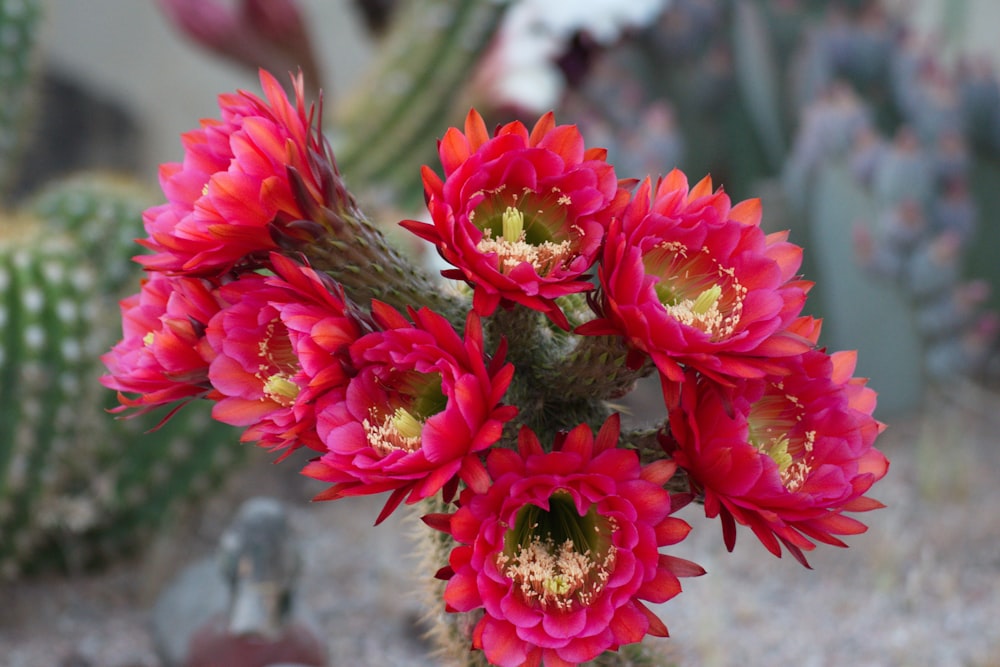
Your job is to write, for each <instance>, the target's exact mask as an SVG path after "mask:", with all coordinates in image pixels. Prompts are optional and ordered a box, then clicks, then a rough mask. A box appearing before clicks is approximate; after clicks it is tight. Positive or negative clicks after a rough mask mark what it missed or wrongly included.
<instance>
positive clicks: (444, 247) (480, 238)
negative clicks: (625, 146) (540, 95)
mask: <svg viewBox="0 0 1000 667" xmlns="http://www.w3.org/2000/svg"><path fill="white" fill-rule="evenodd" d="M438 151H439V154H440V157H441V164H442V166H443V167H444V180H442V179H441V178H440V177H439V176H438V175H437V174H436V173H434V172H433V171H432V170H431V169H430V168H429V167H424V171H423V178H424V191H425V196H426V199H427V207H428V209H429V211H430V214H431V218H432V220H433V224H426V223H421V222H417V221H414V220H407V221H404V222H403V223H401V224H402V225H403V226H404V227H406V228H407V229H409V230H410V231H412V232H413V233H414V234H416V235H417V236H420V237H421V238H423V239H426V240H427V241H430V242H431V243H434V244H435V245H436V246H437V249H438V252H439V253H440V254H441V256H442V257H443V258H444V259H445V260H446V261H447V262H449V263H450V264H452V265H453V266H455V267H456V268H455V269H451V270H448V271H445V272H443V273H444V275H446V276H447V277H450V278H456V279H458V280H466V281H468V282H469V283H470V284H471V285H472V287H473V289H474V307H475V310H476V312H477V313H479V314H480V315H482V316H487V315H490V314H492V313H493V311H494V310H495V309H496V307H497V306H498V305H499V304H500V303H501V302H504V303H505V304H507V305H509V304H511V303H519V304H522V305H524V306H527V307H529V308H533V309H535V310H539V311H542V312H544V313H546V314H547V315H548V316H549V317H550V318H551V319H552V320H553V321H554V322H555V323H557V324H559V325H560V326H562V327H564V328H568V326H569V325H568V322H567V320H566V317H565V315H564V314H563V313H562V311H561V310H560V309H559V307H558V306H557V305H556V304H555V301H554V300H555V299H556V298H558V297H560V296H564V295H566V294H573V293H577V292H582V291H586V290H589V289H591V288H592V285H591V284H590V283H589V282H588V281H587V280H586V277H587V276H586V275H585V273H586V272H587V271H588V270H589V269H590V268H591V266H592V265H593V264H594V261H595V260H596V258H597V255H598V251H599V249H600V246H601V242H602V241H603V239H604V234H605V231H606V229H607V226H608V224H609V223H610V220H611V217H612V216H613V215H614V213H615V211H617V210H618V209H619V208H620V207H621V206H622V205H623V204H624V201H625V200H626V199H627V196H628V195H627V193H626V192H625V191H624V190H621V189H620V188H619V187H618V179H617V178H616V177H615V172H614V169H613V168H612V166H611V165H610V164H608V163H607V162H606V161H605V157H606V153H607V151H605V150H604V149H599V148H590V149H586V148H585V147H584V143H583V137H582V136H581V135H580V132H579V131H578V130H577V128H576V126H573V125H558V126H557V125H556V124H555V118H554V116H553V115H552V113H548V114H545V115H544V116H542V117H541V118H540V119H539V121H538V123H536V124H535V126H534V128H533V129H532V130H531V132H530V133H529V132H528V129H527V128H526V127H525V126H524V125H523V124H521V123H520V122H512V123H509V124H507V125H504V126H503V127H501V128H499V129H497V131H496V133H495V134H494V136H493V137H490V136H489V134H487V131H486V125H485V123H484V122H483V119H482V117H481V116H480V115H479V114H478V113H477V112H476V111H475V110H474V109H473V110H472V111H470V112H469V114H468V116H467V117H466V120H465V132H464V134H463V132H462V131H461V130H459V129H458V128H454V127H453V128H450V129H449V130H448V131H447V132H446V133H445V135H444V138H443V139H442V140H441V142H440V144H439V148H438Z"/></svg>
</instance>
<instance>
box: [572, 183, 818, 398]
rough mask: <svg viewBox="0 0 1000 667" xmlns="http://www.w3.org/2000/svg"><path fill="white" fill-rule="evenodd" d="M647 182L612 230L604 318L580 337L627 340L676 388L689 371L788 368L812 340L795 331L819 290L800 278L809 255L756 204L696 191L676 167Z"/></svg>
mask: <svg viewBox="0 0 1000 667" xmlns="http://www.w3.org/2000/svg"><path fill="white" fill-rule="evenodd" d="M651 191H652V186H651V184H650V181H649V179H646V181H644V182H643V183H642V185H641V186H640V187H639V189H638V191H637V192H636V194H635V197H634V198H633V199H632V201H631V203H630V204H629V206H628V209H627V210H626V212H625V213H624V216H623V218H622V219H621V221H620V222H619V221H617V220H616V221H615V223H614V224H612V226H611V229H610V230H609V233H608V238H607V242H606V245H605V251H604V256H603V262H602V266H601V269H600V283H601V288H602V292H603V296H602V300H601V303H600V305H599V308H600V309H601V311H602V313H601V317H599V318H598V319H596V320H593V321H591V322H588V323H586V324H584V325H582V326H581V327H579V328H578V329H577V332H578V333H581V334H591V335H596V334H611V335H623V336H625V337H626V338H627V340H628V342H629V344H630V345H631V346H633V347H634V348H635V349H637V350H639V351H641V352H645V353H647V354H649V356H650V357H651V358H652V360H653V362H654V363H655V364H656V366H657V368H658V369H659V371H660V373H661V374H662V375H663V376H664V377H665V378H666V379H668V380H670V381H672V382H679V381H680V380H681V379H682V378H683V370H682V364H684V365H689V366H692V367H694V368H697V369H698V370H700V371H702V372H703V373H707V374H709V375H711V376H712V377H714V378H716V379H717V380H719V381H723V382H725V381H726V380H725V378H726V377H760V376H762V375H764V374H765V373H766V372H779V371H780V370H781V368H782V367H781V364H780V361H777V360H776V358H780V357H783V356H787V355H792V354H799V353H802V352H804V351H805V350H806V349H808V348H809V347H811V342H810V341H808V340H806V339H803V338H802V337H801V336H799V335H796V334H794V333H791V331H790V330H789V326H790V325H791V324H792V322H793V321H794V319H795V318H796V317H797V316H798V314H799V312H800V311H801V309H802V306H803V304H804V303H805V298H806V292H807V291H808V289H809V287H811V283H808V282H805V281H801V280H796V279H794V277H795V273H796V271H797V270H798V268H799V264H800V263H801V259H802V251H801V248H799V247H798V246H795V245H793V244H791V243H788V242H787V241H786V238H787V233H775V234H765V233H764V232H763V231H762V230H761V228H760V226H759V224H760V218H761V208H760V203H759V201H758V200H748V201H744V202H741V203H740V204H738V205H736V206H731V205H730V200H729V197H728V196H726V195H725V193H724V192H722V190H717V191H715V192H714V193H713V192H712V182H711V179H709V178H707V177H706V178H705V179H704V180H702V181H701V182H700V183H698V185H696V186H695V187H694V188H693V189H691V190H690V191H689V190H688V185H687V178H686V177H685V176H684V174H682V173H681V172H680V171H677V170H674V171H672V172H671V173H670V174H668V175H667V176H666V177H665V178H663V179H662V180H660V181H659V183H658V184H657V187H656V191H655V193H653V194H652V197H651Z"/></svg>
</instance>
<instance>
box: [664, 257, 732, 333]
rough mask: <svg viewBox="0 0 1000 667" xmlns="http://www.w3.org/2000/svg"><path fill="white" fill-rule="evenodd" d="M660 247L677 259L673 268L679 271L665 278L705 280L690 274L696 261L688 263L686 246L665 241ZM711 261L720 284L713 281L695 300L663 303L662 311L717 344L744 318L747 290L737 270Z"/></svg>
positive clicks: (683, 280)
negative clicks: (705, 335) (737, 274)
mask: <svg viewBox="0 0 1000 667" xmlns="http://www.w3.org/2000/svg"><path fill="white" fill-rule="evenodd" d="M657 248H658V249H661V250H663V251H666V252H667V253H670V254H672V255H674V257H675V260H674V262H672V264H673V266H671V268H672V269H674V268H676V269H677V271H678V273H677V274H675V275H674V276H665V277H666V278H668V279H669V278H670V277H674V278H675V279H678V280H680V281H681V282H682V283H683V282H686V281H690V280H697V279H703V278H704V276H701V275H696V276H692V275H690V271H691V266H692V264H693V262H688V261H685V260H687V259H688V248H687V246H685V245H683V244H681V243H677V242H663V243H660V244H658V245H657ZM701 252H703V253H705V254H707V255H710V254H711V251H710V250H709V249H708V248H702V249H701ZM702 259H704V258H702ZM709 260H710V261H711V262H712V264H713V265H714V267H715V279H717V280H718V282H713V283H712V284H711V285H710V286H709V287H707V288H706V289H703V290H702V291H701V292H699V293H698V295H697V296H696V297H694V298H693V299H692V298H685V299H677V300H676V301H674V302H673V303H664V304H663V308H664V309H665V310H666V311H667V313H669V314H670V316H671V317H673V318H674V319H676V320H677V321H678V322H680V323H681V324H685V325H687V326H690V327H695V328H697V329H700V330H701V331H704V332H705V333H706V334H708V335H709V336H710V337H711V339H712V340H714V341H718V340H724V339H726V338H728V337H730V336H732V335H733V334H734V333H735V332H736V327H737V326H738V325H739V323H740V319H741V318H742V316H743V299H744V298H745V297H746V295H747V288H746V287H744V286H743V285H741V284H740V282H739V281H738V280H737V279H736V271H735V269H733V268H732V267H725V266H722V265H720V264H719V263H718V262H716V261H715V260H714V259H711V258H709Z"/></svg>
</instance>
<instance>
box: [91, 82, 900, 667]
mask: <svg viewBox="0 0 1000 667" xmlns="http://www.w3.org/2000/svg"><path fill="white" fill-rule="evenodd" d="M261 82H262V85H263V89H264V92H265V98H266V99H261V98H258V97H256V96H255V95H252V94H250V93H247V92H240V93H238V94H234V95H226V96H222V97H221V98H220V106H221V109H222V119H221V121H219V120H206V121H203V123H202V126H201V128H200V129H197V130H194V131H192V132H190V133H188V134H186V135H184V137H183V140H184V146H185V149H186V152H185V156H184V161H183V162H182V163H180V164H170V165H165V166H164V167H163V168H162V171H161V182H162V186H163V190H164V193H165V194H166V197H167V203H165V204H163V205H161V206H157V207H154V208H152V209H150V210H149V211H147V213H146V216H145V224H146V230H147V233H148V238H146V239H144V240H142V241H141V242H140V243H142V245H144V246H145V247H146V248H148V249H149V250H151V251H152V254H146V255H142V256H140V257H139V258H138V261H139V262H140V263H142V264H143V266H145V267H146V269H147V270H148V278H147V279H146V280H145V281H144V282H143V283H142V286H141V291H140V293H139V294H137V295H135V296H132V297H129V298H127V299H125V300H123V301H122V302H121V310H122V320H123V333H124V337H123V340H122V341H121V342H120V343H118V344H117V345H116V346H115V347H114V348H113V349H112V350H111V351H110V352H109V353H107V354H106V355H105V356H104V361H105V364H106V366H107V368H108V370H109V373H108V374H107V375H106V376H105V377H104V378H103V383H104V384H105V385H106V386H107V387H109V388H112V389H115V390H117V391H118V392H119V396H120V400H121V407H120V408H119V410H120V411H124V412H130V413H134V412H145V411H149V410H152V409H154V408H158V407H160V406H167V405H175V406H176V405H182V404H183V403H184V402H186V401H189V400H193V399H196V398H202V399H207V400H209V401H212V402H213V404H214V405H213V415H214V417H215V418H216V419H218V420H220V421H222V422H225V423H229V424H233V425H236V426H239V427H241V428H243V429H244V431H243V439H244V440H245V441H253V442H259V443H260V444H261V445H263V446H265V447H268V448H271V449H274V450H278V451H281V452H282V453H283V454H285V453H288V452H290V451H292V450H294V449H296V448H299V447H302V446H304V447H306V448H308V450H313V453H314V456H313V458H312V460H311V461H310V462H309V463H308V464H306V466H305V467H304V469H303V473H304V474H305V475H308V476H309V477H312V478H315V479H318V480H322V481H324V482H326V483H328V484H329V485H330V486H329V487H328V490H327V491H325V492H323V493H322V494H321V495H320V496H318V498H319V499H336V498H342V497H345V496H354V495H366V494H375V493H386V494H387V496H388V499H387V501H386V504H385V509H384V510H383V512H382V514H381V515H380V516H379V517H378V519H377V521H376V522H380V521H381V520H383V519H384V518H385V517H386V516H388V515H389V514H390V513H391V512H393V511H394V510H395V509H396V508H397V507H398V506H399V505H400V504H401V503H404V502H405V503H406V504H411V505H412V504H416V503H419V502H420V501H424V500H428V499H433V501H434V503H436V505H435V507H436V509H435V510H433V511H432V510H428V511H427V512H426V514H425V516H424V521H425V523H426V524H427V525H429V526H430V527H432V528H434V529H436V530H439V531H442V532H443V533H445V534H447V536H448V537H449V538H450V539H451V540H452V543H453V549H452V550H451V553H450V557H449V558H448V562H447V563H445V562H441V563H440V566H441V570H440V571H439V572H438V577H439V578H441V579H444V580H446V581H447V583H446V585H445V588H444V593H443V596H444V604H445V605H446V609H447V610H448V611H451V612H455V613H467V614H470V617H471V618H472V619H473V621H474V622H473V626H474V630H472V632H471V635H470V637H469V640H470V642H471V645H472V646H473V647H474V648H476V649H481V650H482V651H484V652H485V656H486V658H487V659H488V660H489V661H490V662H491V663H493V664H497V665H503V666H508V665H539V664H545V665H549V666H554V665H574V664H578V663H581V662H586V661H588V660H591V659H593V658H595V657H596V656H598V655H600V654H601V653H602V652H605V651H609V650H617V649H618V648H619V647H620V646H623V645H626V644H630V643H634V642H638V641H640V640H642V638H643V637H644V636H645V635H647V634H652V635H658V636H665V635H666V634H667V629H666V627H665V625H664V624H663V622H662V621H661V620H660V619H659V618H658V617H657V616H656V614H655V613H653V611H651V610H650V608H649V607H648V606H647V604H646V603H654V604H658V603H662V602H665V601H667V600H669V599H670V598H672V597H674V596H675V595H677V594H678V593H679V592H680V590H681V587H680V584H679V582H678V577H686V576H695V575H698V574H702V573H703V570H702V569H701V568H700V567H699V566H697V565H696V564H694V563H691V562H689V561H687V560H684V559H681V558H678V557H676V556H672V555H669V554H667V553H662V552H661V548H664V547H669V546H670V545H673V544H676V543H677V542H679V541H681V540H682V539H683V538H684V537H685V536H686V535H687V533H688V531H689V530H690V526H689V525H688V524H687V523H686V522H685V521H683V520H681V519H679V518H676V517H675V516H673V514H674V512H675V511H676V510H677V509H679V508H680V507H681V506H683V505H685V504H687V503H688V502H690V501H691V500H692V499H693V500H696V501H698V502H702V503H704V511H705V514H706V515H707V516H708V517H716V516H717V517H719V518H720V520H721V524H722V528H723V536H724V540H725V543H726V545H727V546H728V547H729V548H730V549H732V548H733V545H734V542H735V536H736V530H737V525H738V524H739V525H743V526H747V527H749V528H750V529H751V530H752V532H753V533H754V534H755V535H756V536H757V538H758V539H759V540H760V541H761V542H762V543H763V544H764V546H765V547H767V549H769V550H770V551H771V552H773V553H774V554H775V555H779V556H780V555H781V545H782V544H783V545H784V546H785V548H786V549H787V550H788V551H789V552H790V553H791V554H793V555H794V556H795V557H796V558H797V559H799V560H800V561H801V562H802V563H803V564H806V560H805V557H804V555H803V553H804V552H805V551H809V550H811V549H813V548H814V547H815V541H819V542H824V543H829V544H835V545H840V546H844V543H843V542H842V541H841V540H840V539H839V538H838V536H839V535H845V534H854V533H859V532H861V531H863V530H864V529H865V526H864V525H863V524H861V523H860V522H858V521H857V520H855V519H853V518H850V517H848V516H846V515H845V514H844V513H845V512H859V511H865V510H871V509H874V508H877V507H880V506H881V505H880V504H879V503H878V502H877V501H875V500H873V499H871V498H869V497H867V496H866V495H865V494H866V493H867V492H868V490H869V488H870V487H871V486H872V485H873V484H874V483H875V482H876V481H878V480H879V479H881V478H882V477H883V476H884V475H885V474H886V471H887V468H888V461H887V460H886V458H885V457H884V456H883V455H882V454H881V453H880V452H879V451H878V450H877V449H875V448H874V441H875V439H876V437H877V435H878V434H879V432H880V431H881V430H882V428H883V426H882V425H881V424H880V423H879V422H878V421H877V420H876V419H875V418H874V417H873V411H874V408H875V393H874V392H873V391H872V390H871V389H869V388H867V387H866V386H865V382H864V381H863V380H861V379H858V378H855V377H853V372H854V361H855V359H854V355H853V354H851V353H846V352H838V353H833V354H829V353H827V352H826V351H825V350H823V349H822V348H819V347H818V345H817V341H818V337H819V329H820V327H819V322H818V321H817V320H814V319H812V318H810V317H805V316H802V315H801V312H802V309H803V306H804V304H805V301H806V295H807V292H808V291H809V287H810V283H808V282H806V281H804V280H802V279H801V278H799V277H798V275H797V272H798V270H799V265H800V261H801V254H802V251H801V249H800V248H798V247H797V246H795V245H793V244H791V243H789V242H788V240H787V234H785V233H772V234H767V233H765V232H764V231H762V229H761V227H760V221H761V207H760V204H759V202H758V201H756V200H751V201H745V202H742V203H739V204H736V205H733V204H732V203H731V201H730V199H729V197H728V196H727V195H726V194H725V193H724V192H723V191H722V190H721V189H713V186H712V183H711V180H710V179H708V178H705V179H703V180H702V181H700V182H699V183H697V184H696V185H695V186H694V187H689V184H688V181H687V178H686V177H685V176H684V174H683V173H681V172H680V171H678V170H674V171H671V172H670V173H669V174H667V175H666V176H664V177H661V178H658V179H656V180H654V179H653V178H651V177H647V178H646V179H645V180H643V181H641V182H638V181H635V180H620V179H619V178H618V176H617V175H616V174H615V171H614V168H613V166H612V165H610V164H609V163H608V162H607V161H606V154H605V151H603V150H601V149H595V148H586V147H585V145H584V140H583V137H582V136H581V134H580V132H579V131H578V130H577V128H576V127H574V126H570V125H557V124H556V122H555V119H554V117H553V115H552V114H551V113H550V114H546V115H545V116H543V117H542V118H541V119H540V120H539V121H538V122H537V123H536V124H535V125H534V127H533V128H532V129H531V130H529V129H528V128H527V127H526V126H524V125H523V124H521V123H520V122H512V123H509V124H506V125H503V126H502V127H499V128H498V129H497V130H496V131H495V132H494V133H493V134H490V133H489V132H488V131H487V128H486V125H485V123H484V121H483V119H482V118H481V117H480V116H479V114H478V113H476V112H475V111H472V112H470V113H469V115H468V117H467V119H466V122H465V126H464V130H463V129H458V128H451V129H450V130H448V131H447V132H446V133H445V135H444V136H443V138H442V139H441V141H440V142H439V155H440V159H441V164H442V167H443V175H441V174H439V173H437V172H435V171H434V170H433V169H431V168H429V167H424V171H423V177H424V186H425V194H426V199H427V208H428V212H429V222H419V221H413V220H407V221H403V222H402V223H401V224H402V225H403V226H404V227H405V228H406V229H408V230H410V231H411V232H413V233H414V234H416V235H417V236H419V237H421V238H423V239H425V240H427V241H430V242H431V243H433V244H434V246H436V248H437V251H438V252H439V254H440V255H441V257H442V258H443V259H444V260H446V261H447V262H448V263H449V264H451V265H452V267H453V268H451V269H449V270H447V271H444V272H443V274H444V276H445V277H446V278H451V279H455V280H457V281H459V283H460V284H461V285H465V286H467V288H468V290H467V292H466V293H464V294H463V293H462V291H461V290H455V296H454V297H447V296H442V294H444V293H445V291H444V290H441V291H440V292H439V293H436V294H434V295H433V298H431V295H428V297H427V300H426V302H417V303H413V302H406V301H401V300H400V299H404V297H401V296H400V295H411V294H412V293H413V291H412V289H411V290H407V289H396V288H397V287H401V286H403V285H404V283H405V282H406V281H407V280H408V276H409V275H410V274H412V272H413V271H414V270H415V269H414V268H413V267H412V266H408V267H405V269H403V268H401V267H399V266H398V265H395V266H394V265H393V263H394V262H395V263H397V264H398V261H399V260H398V256H397V255H395V254H393V253H390V252H388V251H386V252H384V253H383V254H382V255H379V254H378V250H377V248H375V247H374V246H375V245H377V244H372V243H369V242H368V241H365V242H363V243H361V242H360V241H359V244H360V245H362V246H364V247H365V248H366V249H367V250H370V252H372V253H374V254H373V255H371V257H372V259H371V260H370V262H371V263H370V265H367V266H357V265H351V266H344V265H342V264H338V261H342V262H347V263H349V262H356V260H353V259H352V260H348V259H342V260H338V257H340V255H338V252H337V249H338V248H346V245H345V242H344V238H345V235H346V237H348V238H349V237H350V234H351V230H352V229H359V230H360V229H361V228H362V225H364V224H367V223H365V222H364V221H363V220H361V219H360V218H359V217H358V216H357V215H356V213H357V212H356V208H355V206H354V204H353V201H346V200H345V198H346V197H349V195H348V194H347V191H346V188H345V187H344V186H343V180H342V179H341V177H340V175H339V173H338V171H337V168H336V166H335V164H334V163H333V158H332V155H331V153H330V151H329V148H328V146H327V144H326V142H325V140H324V138H323V136H322V133H321V130H320V128H319V124H318V121H317V122H314V120H315V119H314V117H313V112H312V110H311V109H307V108H306V104H305V102H304V96H303V89H302V85H301V79H299V80H295V81H293V83H294V98H295V99H294V101H289V99H288V98H287V97H286V95H285V93H284V91H283V90H282V88H281V86H280V85H279V83H278V82H277V81H276V80H275V79H274V78H273V77H271V76H270V75H268V74H266V73H262V74H261ZM366 233H370V232H366ZM359 238H360V237H359ZM365 238H368V237H365ZM347 243H348V244H349V241H348V242H347ZM345 252H346V251H345ZM344 257H346V254H345V255H344ZM345 271H347V273H349V274H351V275H356V274H359V273H366V274H371V275H372V276H374V280H375V282H376V283H378V282H379V281H381V283H382V284H383V286H384V288H385V289H384V290H383V291H382V292H379V290H378V287H377V286H376V287H374V288H372V290H369V291H368V292H365V294H370V293H376V294H384V298H376V299H370V298H369V299H361V298H359V297H358V295H357V294H356V292H357V291H358V290H355V289H354V287H353V285H354V284H355V283H350V284H344V283H343V282H341V281H338V280H336V279H335V278H334V277H333V276H337V275H341V274H344V275H346V274H345V273H344V272H345ZM595 277H596V280H595ZM409 298H410V297H409V296H406V297H405V299H409ZM442 299H446V300H447V303H448V304H450V311H449V312H437V311H435V309H434V308H433V307H431V306H432V305H433V304H439V303H442ZM649 373H657V374H658V375H659V378H660V380H661V386H662V394H663V413H662V415H661V418H660V420H659V421H658V422H657V428H655V429H653V430H651V431H649V430H648V431H645V432H638V431H637V432H623V431H622V427H621V424H620V419H619V416H618V415H617V414H616V413H615V412H614V411H613V408H612V407H610V404H609V403H607V402H606V399H609V398H615V397H618V396H620V395H621V394H622V393H623V392H624V391H626V390H627V389H628V388H629V387H630V386H631V385H632V383H634V381H635V380H636V379H638V378H640V377H642V376H643V375H646V374H649ZM174 409H176V408H174ZM168 416H169V415H168ZM595 432H596V435H595ZM442 508H444V509H443V510H442Z"/></svg>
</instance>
